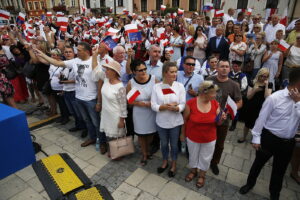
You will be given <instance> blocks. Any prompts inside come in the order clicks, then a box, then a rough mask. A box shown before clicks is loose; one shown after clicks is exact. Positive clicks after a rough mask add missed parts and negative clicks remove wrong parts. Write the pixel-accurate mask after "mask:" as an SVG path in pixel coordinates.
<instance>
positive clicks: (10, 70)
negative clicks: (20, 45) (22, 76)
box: [2, 62, 18, 80]
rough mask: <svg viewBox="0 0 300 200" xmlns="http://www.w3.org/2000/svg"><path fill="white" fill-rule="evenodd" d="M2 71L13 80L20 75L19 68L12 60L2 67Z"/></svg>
mask: <svg viewBox="0 0 300 200" xmlns="http://www.w3.org/2000/svg"><path fill="white" fill-rule="evenodd" d="M2 71H3V73H4V74H5V77H6V78H7V79H8V80H12V79H14V78H16V77H17V76H18V73H17V70H16V68H15V66H14V64H13V63H12V62H10V63H9V65H8V66H6V67H5V68H4V69H2Z"/></svg>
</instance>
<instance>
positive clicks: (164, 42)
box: [160, 39, 170, 47]
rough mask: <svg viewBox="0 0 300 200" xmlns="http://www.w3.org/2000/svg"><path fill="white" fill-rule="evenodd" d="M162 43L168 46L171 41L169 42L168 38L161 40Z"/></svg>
mask: <svg viewBox="0 0 300 200" xmlns="http://www.w3.org/2000/svg"><path fill="white" fill-rule="evenodd" d="M160 43H161V45H162V46H164V47H165V46H168V45H169V44H170V42H169V40H168V39H164V40H161V41H160Z"/></svg>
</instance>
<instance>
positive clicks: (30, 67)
mask: <svg viewBox="0 0 300 200" xmlns="http://www.w3.org/2000/svg"><path fill="white" fill-rule="evenodd" d="M23 74H24V76H25V77H27V78H30V79H32V78H34V77H35V74H36V66H35V65H34V64H30V63H29V62H26V64H25V65H24V68H23Z"/></svg>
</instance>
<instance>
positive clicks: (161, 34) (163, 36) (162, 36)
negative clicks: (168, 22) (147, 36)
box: [156, 28, 166, 40]
mask: <svg viewBox="0 0 300 200" xmlns="http://www.w3.org/2000/svg"><path fill="white" fill-rule="evenodd" d="M156 33H157V37H158V38H159V39H161V40H163V39H166V34H165V28H159V29H157V30H156Z"/></svg>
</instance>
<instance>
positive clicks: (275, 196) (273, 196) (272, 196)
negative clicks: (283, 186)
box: [270, 194, 279, 200]
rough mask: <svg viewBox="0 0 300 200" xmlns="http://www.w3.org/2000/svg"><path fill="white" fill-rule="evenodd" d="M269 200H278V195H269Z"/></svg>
mask: <svg viewBox="0 0 300 200" xmlns="http://www.w3.org/2000/svg"><path fill="white" fill-rule="evenodd" d="M270 200H279V195H278V194H275V195H274V194H271V195H270Z"/></svg>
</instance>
